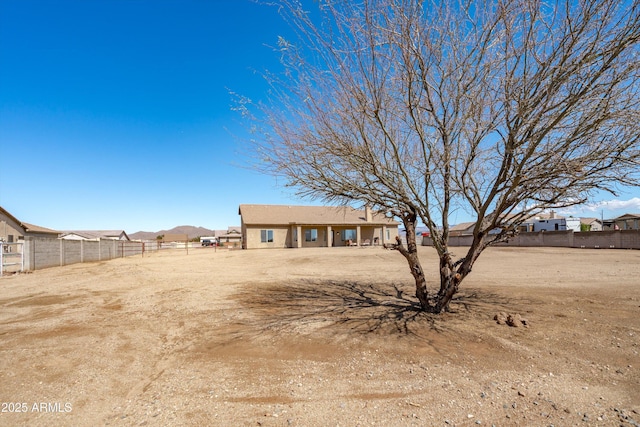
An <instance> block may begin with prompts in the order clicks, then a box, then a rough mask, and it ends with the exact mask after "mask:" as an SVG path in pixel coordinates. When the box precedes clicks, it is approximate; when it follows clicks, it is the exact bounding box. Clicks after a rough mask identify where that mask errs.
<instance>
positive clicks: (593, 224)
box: [580, 218, 602, 231]
mask: <svg viewBox="0 0 640 427" xmlns="http://www.w3.org/2000/svg"><path fill="white" fill-rule="evenodd" d="M582 230H584V231H602V221H600V220H599V219H598V218H580V231H582Z"/></svg>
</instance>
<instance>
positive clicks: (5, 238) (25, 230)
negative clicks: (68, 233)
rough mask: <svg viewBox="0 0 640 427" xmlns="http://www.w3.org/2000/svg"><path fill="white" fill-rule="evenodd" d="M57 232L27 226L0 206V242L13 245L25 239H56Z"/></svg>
mask: <svg viewBox="0 0 640 427" xmlns="http://www.w3.org/2000/svg"><path fill="white" fill-rule="evenodd" d="M59 234H60V232H59V231H56V230H52V229H50V228H45V227H40V226H37V225H33V224H28V223H26V222H22V221H20V220H18V219H17V218H16V217H14V216H13V215H11V214H10V213H9V212H8V211H6V210H5V209H4V208H2V207H1V206H0V241H2V242H7V243H14V242H17V241H18V240H24V238H25V237H48V238H53V239H57V238H58V235H59Z"/></svg>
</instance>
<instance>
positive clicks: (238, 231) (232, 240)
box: [216, 227, 242, 246]
mask: <svg viewBox="0 0 640 427" xmlns="http://www.w3.org/2000/svg"><path fill="white" fill-rule="evenodd" d="M216 237H217V239H218V242H219V243H220V244H221V245H222V246H239V245H240V243H241V242H242V227H229V229H228V230H226V232H223V233H220V234H218V233H216Z"/></svg>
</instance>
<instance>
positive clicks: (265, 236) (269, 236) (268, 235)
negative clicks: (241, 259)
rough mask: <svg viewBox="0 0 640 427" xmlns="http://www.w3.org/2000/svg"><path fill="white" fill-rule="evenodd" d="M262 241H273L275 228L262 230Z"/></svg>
mask: <svg viewBox="0 0 640 427" xmlns="http://www.w3.org/2000/svg"><path fill="white" fill-rule="evenodd" d="M260 242H262V243H273V230H260Z"/></svg>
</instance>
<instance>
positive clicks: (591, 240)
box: [422, 230, 640, 249]
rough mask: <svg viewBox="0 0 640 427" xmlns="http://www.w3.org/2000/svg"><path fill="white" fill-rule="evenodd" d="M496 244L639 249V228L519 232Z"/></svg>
mask: <svg viewBox="0 0 640 427" xmlns="http://www.w3.org/2000/svg"><path fill="white" fill-rule="evenodd" d="M472 241H473V236H451V237H449V246H471V242H472ZM432 245H433V243H432V241H431V237H428V236H423V237H422V246H432ZM496 246H528V247H531V246H533V247H535V246H540V247H542V246H548V247H549V246H550V247H560V248H584V249H640V230H611V231H589V232H580V233H576V232H573V231H540V232H534V233H521V234H518V235H517V236H514V237H511V238H509V240H507V241H506V242H502V243H498V244H497V245H496Z"/></svg>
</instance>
